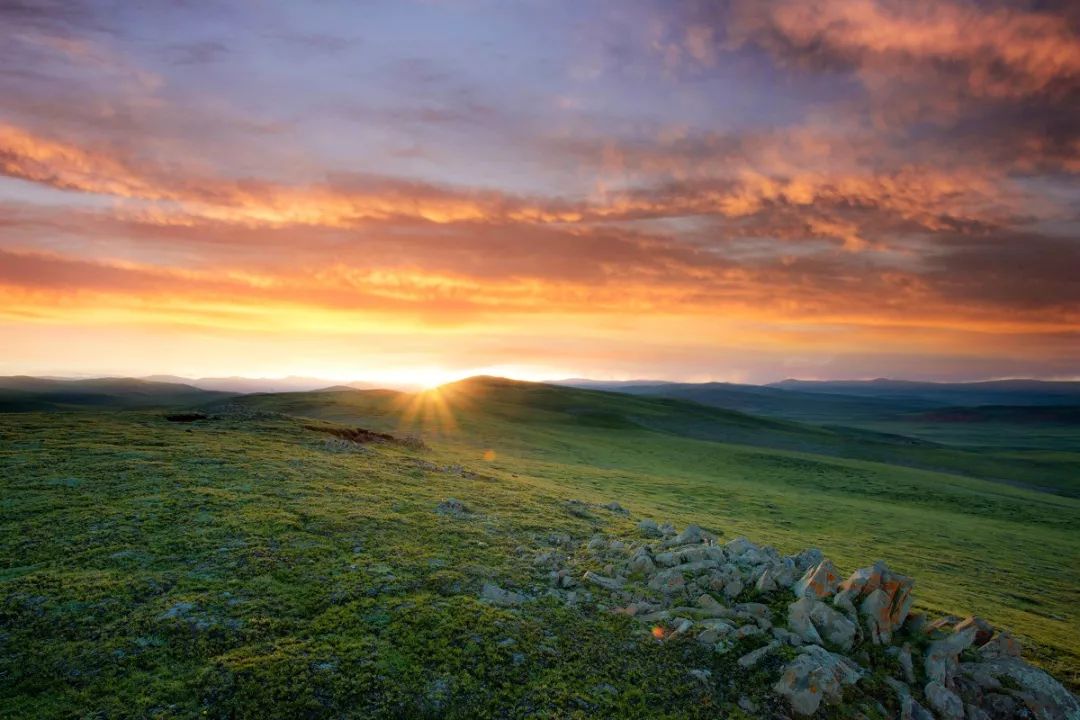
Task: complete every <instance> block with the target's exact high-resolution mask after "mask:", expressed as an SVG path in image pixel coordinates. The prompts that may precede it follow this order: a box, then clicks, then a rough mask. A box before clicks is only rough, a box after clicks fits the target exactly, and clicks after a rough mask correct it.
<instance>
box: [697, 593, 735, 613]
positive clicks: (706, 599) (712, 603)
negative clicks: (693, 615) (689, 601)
mask: <svg viewBox="0 0 1080 720" xmlns="http://www.w3.org/2000/svg"><path fill="white" fill-rule="evenodd" d="M695 602H696V603H697V606H698V607H699V608H701V609H702V610H706V611H708V612H709V614H711V615H714V616H716V617H727V616H728V615H730V614H731V611H730V610H728V609H727V608H726V607H724V606H723V605H721V604H720V603H719V602H717V600H716V598H714V597H713V596H712V595H709V594H708V593H702V594H701V595H699V596H698V598H697V600H696V601H695Z"/></svg>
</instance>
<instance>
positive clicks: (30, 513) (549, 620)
mask: <svg viewBox="0 0 1080 720" xmlns="http://www.w3.org/2000/svg"><path fill="white" fill-rule="evenodd" d="M201 408H202V411H203V413H204V414H205V416H206V417H205V418H204V419H199V420H196V421H195V422H190V423H174V422H169V421H168V420H167V419H166V418H165V414H164V413H162V412H160V411H145V410H130V411H126V412H97V411H95V410H92V409H91V410H83V411H80V412H28V413H19V414H14V413H8V414H3V415H0V483H2V492H3V498H4V512H5V523H4V524H3V525H2V526H0V559H2V560H3V567H2V569H0V620H2V624H3V627H4V642H5V645H4V652H3V653H0V677H3V678H4V683H3V684H2V686H0V687H2V688H3V689H2V690H0V714H3V715H6V716H12V717H83V716H86V715H88V714H90V715H91V716H93V715H94V714H96V715H98V716H103V717H166V718H187V717H201V716H203V715H204V714H206V715H207V716H214V717H234V718H279V717H280V718H294V717H385V718H396V717H439V716H440V715H445V716H455V717H465V716H467V715H468V714H470V713H471V714H472V716H477V715H480V716H483V715H487V716H499V715H502V716H509V717H612V718H614V717H628V716H632V717H647V716H650V715H651V714H653V715H654V714H655V712H654V710H655V709H656V708H658V707H662V708H665V711H666V712H668V713H669V714H670V715H672V716H674V717H700V718H713V717H717V716H724V717H740V715H739V713H740V712H741V711H740V710H739V706H738V704H737V703H738V702H739V701H740V699H741V698H740V695H747V696H749V697H750V699H751V700H753V701H754V702H758V703H761V702H768V701H769V700H768V698H769V697H771V695H770V693H769V687H770V684H771V683H772V682H773V681H774V679H775V673H778V672H779V667H780V666H779V665H778V664H776V663H777V662H780V661H781V660H783V659H784V656H778V657H777V658H775V661H776V662H772V664H770V662H771V661H770V662H766V663H765V664H763V665H762V666H761V667H760V668H757V669H752V670H747V669H745V668H742V667H741V666H739V665H738V664H737V663H736V662H735V661H736V659H737V658H738V657H739V656H740V654H741V653H742V652H743V651H744V650H743V649H742V648H743V646H742V645H741V646H740V650H739V651H738V652H736V653H734V654H733V655H716V654H711V653H710V652H707V651H703V650H702V649H701V645H700V644H699V643H696V642H695V641H694V640H693V639H692V638H691V639H687V641H686V642H681V641H679V640H678V639H674V640H672V641H670V642H663V643H659V642H657V641H655V640H653V639H650V637H649V636H648V635H647V634H646V635H645V636H644V637H641V633H640V632H639V631H638V630H635V629H634V627H633V625H632V622H631V620H630V619H629V618H628V617H626V616H625V615H622V614H618V613H613V612H611V607H610V606H607V605H604V604H603V603H598V602H597V601H596V600H595V599H594V600H592V601H590V600H587V599H585V598H586V596H584V595H574V596H571V595H570V594H569V593H570V592H571V590H564V589H559V588H553V587H552V580H551V578H550V577H549V574H548V573H549V569H550V568H549V566H548V565H545V564H542V563H541V561H540V559H542V558H546V559H543V561H542V562H543V563H547V562H549V561H550V558H552V557H553V556H557V557H560V558H567V562H571V563H574V565H573V566H574V567H579V568H587V569H590V570H592V571H593V572H597V573H603V571H604V568H603V564H602V562H600V561H596V560H593V559H590V558H592V555H591V554H590V553H592V552H593V550H592V549H590V543H592V542H593V540H595V538H596V536H597V535H598V534H599V535H602V536H603V537H604V538H605V542H606V538H613V539H616V540H617V541H618V542H621V543H624V544H626V543H640V542H641V540H640V535H639V534H638V533H637V529H636V528H637V523H638V521H639V520H641V519H650V518H653V519H656V520H657V521H660V522H663V521H670V522H672V523H675V524H676V525H677V526H678V527H679V528H683V527H686V526H687V525H688V524H691V523H693V524H697V525H698V526H700V527H701V528H704V529H705V530H707V531H709V532H712V533H715V534H718V535H719V536H720V538H721V541H722V542H724V543H728V542H730V541H733V540H736V539H737V538H738V537H740V536H746V537H748V538H751V539H752V540H754V541H755V542H759V543H768V544H770V545H773V546H775V547H776V548H777V549H778V551H779V552H782V553H798V552H799V551H801V550H803V549H805V548H809V547H817V548H820V549H821V551H822V552H823V553H824V554H825V555H826V556H827V557H828V558H830V559H831V560H832V561H833V562H835V563H836V565H837V566H838V568H840V571H841V572H842V573H843V574H844V575H845V576H846V575H847V574H848V573H849V572H850V571H852V570H854V569H855V568H858V567H865V566H867V565H868V564H869V563H870V562H872V561H874V560H879V559H880V560H884V561H885V562H887V563H888V564H889V566H890V567H891V568H894V569H895V570H897V571H899V572H901V573H904V574H907V575H911V576H913V577H915V578H917V583H918V584H917V586H916V593H917V609H918V610H919V611H920V612H926V613H930V614H931V616H936V615H940V614H942V613H950V612H951V613H957V614H966V613H969V612H971V613H977V614H979V615H980V616H982V617H984V618H986V619H987V620H988V621H989V622H991V623H993V624H995V625H1000V626H1004V627H1007V628H1010V629H1011V630H1013V631H1014V632H1015V633H1017V635H1018V636H1019V637H1020V638H1021V640H1022V642H1023V643H1024V648H1025V655H1026V657H1027V658H1028V659H1029V660H1031V661H1033V662H1037V663H1039V664H1041V665H1042V666H1044V667H1046V668H1048V669H1050V670H1052V671H1053V672H1055V673H1056V674H1057V676H1058V677H1060V678H1062V679H1063V680H1065V681H1066V682H1068V683H1070V684H1071V687H1074V688H1075V687H1077V685H1078V683H1080V643H1078V641H1077V638H1080V616H1078V615H1077V608H1076V604H1075V602H1074V600H1075V597H1074V595H1075V588H1076V587H1077V585H1078V583H1080V575H1078V568H1080V546H1078V544H1077V537H1080V500H1077V499H1075V498H1069V497H1062V496H1060V495H1053V494H1049V493H1043V492H1034V491H1031V490H1028V489H1024V488H1018V487H1012V486H1010V485H1006V484H1002V483H1000V482H987V481H984V480H980V479H976V478H972V477H962V476H960V475H957V474H949V473H941V472H933V471H928V470H922V469H913V468H909V467H902V466H898V465H895V464H885V463H881V462H875V461H869V460H865V459H853V458H847V457H840V456H837V455H830V454H824V453H814V452H808V451H805V450H796V449H791V448H796V447H800V446H805V447H809V446H816V447H820V448H823V449H828V448H829V447H830V446H834V445H839V446H843V445H846V444H849V443H854V442H855V440H853V439H852V438H853V437H854V436H851V435H848V434H845V433H841V432H839V431H828V430H824V429H821V428H815V427H812V426H804V425H800V424H798V423H790V422H786V421H779V420H770V419H762V418H757V417H753V416H748V415H745V414H742V413H737V412H731V411H723V410H718V409H716V408H709V407H706V406H702V405H697V404H694V403H688V402H685V401H680V400H672V399H658V398H649V397H634V396H629V395H625V394H618V393H608V392H598V391H588V390H574V389H568V388H560V387H553V386H548V385H537V384H531V383H517V382H512V381H505V380H499V379H493V378H476V379H472V380H469V381H464V382H461V383H455V384H453V385H451V386H447V387H444V388H442V389H440V390H439V391H438V392H433V393H424V394H418V395H410V394H403V393H395V392H391V391H381V392H369V391H354V390H341V391H325V392H312V393H283V394H273V395H249V396H243V397H238V398H233V399H230V400H229V401H227V402H222V401H220V400H214V401H211V402H210V403H207V404H204V405H202V406H201ZM358 428H366V429H368V430H371V431H375V432H371V433H364V432H360V431H358ZM376 433H389V434H392V435H394V436H396V437H399V438H404V437H405V436H407V435H411V434H418V435H419V436H420V437H421V438H422V439H423V444H420V443H416V442H413V443H404V442H402V443H396V442H383V441H381V440H379V439H378V438H379V437H380V436H379V435H378V434H376ZM345 438H373V440H372V441H370V442H355V441H350V440H347V439H345ZM724 440H727V441H724ZM731 440H738V441H739V442H738V443H734V442H730V441H731ZM751 441H752V442H753V444H750V442H751ZM770 444H772V445H774V446H775V447H770ZM868 444H869V445H872V446H873V447H875V448H877V451H880V450H881V448H882V447H887V448H891V447H892V445H891V444H890V441H889V440H887V439H884V440H883V439H878V440H875V441H874V442H869V443H868ZM781 446H786V447H781ZM927 450H928V451H936V450H937V448H932V447H930V448H927ZM613 502H615V503H618V505H612V503H613ZM624 509H625V510H624ZM627 513H628V514H627ZM738 544H739V543H738V541H737V540H736V542H735V545H736V546H737V545H738ZM576 577H577V578H578V580H579V581H581V571H580V570H579V571H578V574H577V575H576ZM556 579H557V578H556ZM492 588H494V589H492ZM553 589H554V590H555V592H554V593H552V592H551V590H553ZM507 592H509V593H513V594H510V595H505V594H500V593H507ZM575 592H576V591H575ZM571 597H573V598H577V599H575V600H571ZM519 598H524V600H520V599H519ZM503 600H507V601H508V602H510V603H511V606H504V605H500V604H499V603H500V602H502V601H503ZM761 600H764V601H765V602H768V603H772V604H773V605H774V606H775V609H774V610H773V611H772V612H775V613H777V614H778V615H777V617H779V614H780V613H783V612H786V607H787V605H788V603H789V602H790V595H784V594H782V593H781V594H779V595H777V596H776V597H775V598H774V599H769V598H768V597H766V596H763V595H759V594H756V591H755V590H754V589H753V588H747V589H746V590H745V592H744V593H742V594H740V595H739V598H738V599H737V601H738V602H746V601H750V602H755V601H761ZM519 602H520V603H521V604H520V605H513V603H519ZM680 612H682V611H680ZM754 642H755V641H754V640H753V639H752V638H748V639H747V640H746V643H745V651H746V652H749V651H750V650H752V649H753V648H754V647H755V645H754ZM877 654H878V653H877V652H876V651H875V654H874V656H873V657H872V658H871V662H876V660H875V659H874V658H876V657H877ZM864 662H865V661H864ZM691 670H694V671H697V670H702V671H705V670H707V671H708V672H709V673H711V674H712V677H713V678H718V679H720V680H721V682H717V683H712V684H708V685H703V684H702V683H701V682H700V681H699V680H696V679H695V676H693V675H691V674H690V671H691ZM871 687H873V686H871ZM880 697H881V700H882V702H885V703H888V707H889V708H890V709H892V708H893V707H894V704H893V700H891V699H890V698H891V697H892V696H891V695H889V694H888V693H886V692H883V693H882V694H881V696H880ZM447 703H452V705H448V704H447ZM449 707H456V708H459V711H458V713H457V715H453V714H452V713H449V712H448V708H449ZM462 708H464V709H465V710H460V709H462ZM864 710H865V706H862V705H852V706H847V705H841V706H836V707H833V708H830V711H829V712H830V713H832V714H831V715H830V716H831V717H850V716H854V717H857V716H858V712H863V711H864ZM466 711H467V712H466Z"/></svg>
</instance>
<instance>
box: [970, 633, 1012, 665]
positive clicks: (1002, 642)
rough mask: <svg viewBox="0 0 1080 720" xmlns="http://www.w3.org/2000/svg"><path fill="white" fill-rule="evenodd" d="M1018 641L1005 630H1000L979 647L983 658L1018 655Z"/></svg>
mask: <svg viewBox="0 0 1080 720" xmlns="http://www.w3.org/2000/svg"><path fill="white" fill-rule="evenodd" d="M1020 651H1021V647H1020V641H1019V640H1017V639H1016V638H1014V637H1013V636H1012V635H1010V634H1009V633H1007V632H1001V633H998V634H997V635H995V636H994V637H992V638H991V639H990V641H989V642H987V643H986V644H984V645H983V646H982V647H980V648H979V654H980V655H982V656H983V657H984V658H988V659H989V658H1004V657H1020Z"/></svg>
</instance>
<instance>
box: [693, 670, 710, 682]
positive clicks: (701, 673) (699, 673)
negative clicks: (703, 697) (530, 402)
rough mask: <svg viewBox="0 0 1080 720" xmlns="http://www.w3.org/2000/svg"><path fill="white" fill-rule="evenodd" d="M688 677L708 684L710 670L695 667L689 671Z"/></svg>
mask: <svg viewBox="0 0 1080 720" xmlns="http://www.w3.org/2000/svg"><path fill="white" fill-rule="evenodd" d="M690 677H692V678H694V679H695V680H697V681H698V682H700V683H702V684H703V685H705V684H708V682H709V680H711V679H712V670H705V669H702V668H695V669H694V670H691V671H690Z"/></svg>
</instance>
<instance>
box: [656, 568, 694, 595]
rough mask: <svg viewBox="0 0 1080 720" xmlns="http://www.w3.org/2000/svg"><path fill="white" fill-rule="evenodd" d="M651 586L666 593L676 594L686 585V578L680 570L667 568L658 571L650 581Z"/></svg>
mask: <svg viewBox="0 0 1080 720" xmlns="http://www.w3.org/2000/svg"><path fill="white" fill-rule="evenodd" d="M649 587H650V588H651V589H653V590H656V591H657V592H661V593H664V594H665V595H674V594H675V593H678V592H681V591H682V590H683V588H685V587H686V579H685V578H684V577H683V576H682V573H680V572H672V571H670V570H666V571H664V572H659V573H656V574H655V575H654V576H653V578H652V580H650V581H649Z"/></svg>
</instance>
